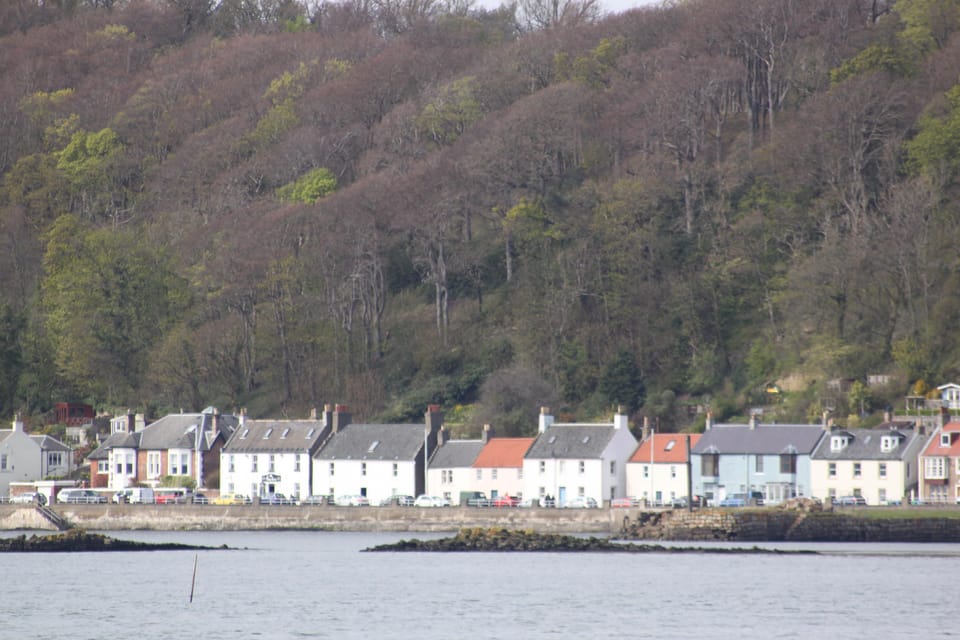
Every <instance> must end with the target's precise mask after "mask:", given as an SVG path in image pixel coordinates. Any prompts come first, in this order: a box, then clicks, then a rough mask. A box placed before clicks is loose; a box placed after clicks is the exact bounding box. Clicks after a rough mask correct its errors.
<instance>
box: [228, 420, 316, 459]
mask: <svg viewBox="0 0 960 640" xmlns="http://www.w3.org/2000/svg"><path fill="white" fill-rule="evenodd" d="M325 435H326V434H325V432H324V424H323V421H322V420H246V421H245V422H244V423H243V424H242V425H240V426H238V427H237V429H236V431H235V432H234V434H233V436H231V438H230V440H228V441H227V444H226V445H224V447H223V452H224V453H248V452H249V453H262V452H266V453H274V452H275V453H313V451H314V450H315V449H316V448H317V447H318V446H319V445H320V438H322V437H323V436H325Z"/></svg>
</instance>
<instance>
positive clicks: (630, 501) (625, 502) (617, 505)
mask: <svg viewBox="0 0 960 640" xmlns="http://www.w3.org/2000/svg"><path fill="white" fill-rule="evenodd" d="M610 506H611V507H612V508H614V509H632V508H634V507H638V506H640V501H639V500H637V499H636V498H632V497H631V498H614V499H613V500H611V501H610Z"/></svg>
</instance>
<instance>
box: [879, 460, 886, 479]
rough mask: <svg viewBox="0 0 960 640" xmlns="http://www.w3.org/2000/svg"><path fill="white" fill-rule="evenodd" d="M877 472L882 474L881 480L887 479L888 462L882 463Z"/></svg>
mask: <svg viewBox="0 0 960 640" xmlns="http://www.w3.org/2000/svg"><path fill="white" fill-rule="evenodd" d="M877 470H878V471H879V472H880V477H881V478H886V477H887V463H886V462H881V463H880V464H879V466H878V467H877Z"/></svg>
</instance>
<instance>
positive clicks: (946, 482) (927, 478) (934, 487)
mask: <svg viewBox="0 0 960 640" xmlns="http://www.w3.org/2000/svg"><path fill="white" fill-rule="evenodd" d="M919 484H920V486H919V491H920V499H922V500H924V501H925V502H949V503H954V502H956V503H960V422H950V423H947V424H945V425H944V426H943V427H941V429H940V431H939V432H937V433H936V434H935V435H934V436H933V438H931V439H930V442H929V443H928V444H927V446H926V448H924V450H923V452H922V453H921V454H920V483H919Z"/></svg>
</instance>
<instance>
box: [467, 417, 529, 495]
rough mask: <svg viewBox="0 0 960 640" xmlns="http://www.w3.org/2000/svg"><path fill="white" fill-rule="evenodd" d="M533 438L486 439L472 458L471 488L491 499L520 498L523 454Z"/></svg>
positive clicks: (521, 492)
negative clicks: (475, 457) (472, 475)
mask: <svg viewBox="0 0 960 640" xmlns="http://www.w3.org/2000/svg"><path fill="white" fill-rule="evenodd" d="M484 429H485V430H486V429H487V427H484ZM534 440H535V438H489V439H488V440H487V443H486V444H485V445H484V447H483V449H481V450H480V455H478V456H477V459H476V460H474V461H473V472H474V477H473V478H472V480H471V484H472V489H473V490H474V491H483V492H484V493H486V494H487V496H488V497H490V498H496V497H497V496H515V497H517V498H520V499H523V456H525V455H526V453H527V451H529V450H530V446H531V445H533V441H534ZM530 497H536V496H530Z"/></svg>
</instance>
